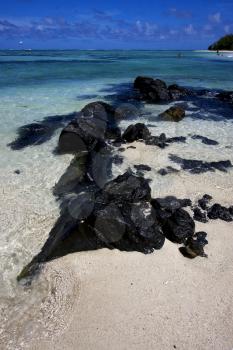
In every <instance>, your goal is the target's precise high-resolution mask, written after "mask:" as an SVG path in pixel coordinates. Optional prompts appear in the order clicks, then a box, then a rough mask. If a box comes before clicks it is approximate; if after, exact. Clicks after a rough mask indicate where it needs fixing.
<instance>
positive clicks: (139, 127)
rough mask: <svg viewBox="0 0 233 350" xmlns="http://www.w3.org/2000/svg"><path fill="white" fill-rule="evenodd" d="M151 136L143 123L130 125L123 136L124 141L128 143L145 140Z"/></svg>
mask: <svg viewBox="0 0 233 350" xmlns="http://www.w3.org/2000/svg"><path fill="white" fill-rule="evenodd" d="M149 136H150V131H149V129H148V128H147V127H146V126H145V125H144V124H143V123H137V124H135V125H133V124H132V125H129V126H128V128H127V129H126V130H125V132H124V133H123V135H122V139H123V140H125V141H127V142H134V141H137V140H145V139H147V138H148V137H149Z"/></svg>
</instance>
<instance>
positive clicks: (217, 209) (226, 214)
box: [207, 203, 233, 221]
mask: <svg viewBox="0 0 233 350" xmlns="http://www.w3.org/2000/svg"><path fill="white" fill-rule="evenodd" d="M207 215H208V217H209V218H210V219H212V220H216V219H220V220H223V221H233V217H232V215H231V213H230V210H229V209H228V208H226V207H223V206H222V205H220V204H218V203H216V204H214V205H212V207H210V208H209V210H208V212H207Z"/></svg>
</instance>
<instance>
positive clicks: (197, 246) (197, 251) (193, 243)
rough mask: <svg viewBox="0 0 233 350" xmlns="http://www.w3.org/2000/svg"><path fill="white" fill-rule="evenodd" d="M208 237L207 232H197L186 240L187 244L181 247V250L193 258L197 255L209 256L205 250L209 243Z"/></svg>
mask: <svg viewBox="0 0 233 350" xmlns="http://www.w3.org/2000/svg"><path fill="white" fill-rule="evenodd" d="M206 237H207V233H206V232H203V231H201V232H197V233H195V234H194V235H193V236H192V237H190V238H188V239H187V241H186V242H185V246H184V247H182V248H180V252H181V253H182V254H183V255H184V256H186V257H188V258H191V259H193V258H195V257H197V256H201V257H204V258H207V257H208V256H207V254H206V253H205V252H204V247H205V245H206V244H208V241H207V239H206Z"/></svg>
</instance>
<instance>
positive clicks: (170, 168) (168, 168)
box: [158, 166, 179, 176]
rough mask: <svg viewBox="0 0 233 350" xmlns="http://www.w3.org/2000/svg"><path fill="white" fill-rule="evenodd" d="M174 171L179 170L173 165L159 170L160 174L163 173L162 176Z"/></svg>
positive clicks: (177, 171)
mask: <svg viewBox="0 0 233 350" xmlns="http://www.w3.org/2000/svg"><path fill="white" fill-rule="evenodd" d="M172 173H179V170H177V169H175V168H173V167H171V166H167V167H166V168H162V169H159V170H158V174H160V175H162V176H166V175H168V174H172Z"/></svg>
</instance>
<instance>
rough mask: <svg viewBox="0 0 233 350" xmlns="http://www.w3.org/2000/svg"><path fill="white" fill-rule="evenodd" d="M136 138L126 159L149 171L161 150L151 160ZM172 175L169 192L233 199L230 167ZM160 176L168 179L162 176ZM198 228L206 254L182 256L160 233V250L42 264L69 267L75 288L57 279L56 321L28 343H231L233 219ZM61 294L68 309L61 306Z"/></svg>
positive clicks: (209, 347) (84, 347)
mask: <svg viewBox="0 0 233 350" xmlns="http://www.w3.org/2000/svg"><path fill="white" fill-rule="evenodd" d="M134 145H136V147H137V149H136V150H135V149H134V150H132V149H128V150H126V151H125V152H124V155H125V162H126V166H128V165H130V162H132V163H134V164H137V163H140V162H142V160H144V161H143V163H144V164H146V163H148V164H150V165H151V166H152V168H153V167H154V168H153V169H152V171H153V170H154V171H155V170H156V169H155V167H156V166H157V167H158V168H159V167H160V166H162V165H163V164H162V162H163V161H162V158H163V159H166V156H165V155H166V152H167V151H166V150H162V151H160V150H159V149H156V150H157V155H156V160H155V149H154V147H152V148H153V149H152V148H151V151H150V147H149V146H146V149H147V153H145V152H143V151H144V147H145V146H144V145H143V144H142V143H135V144H134ZM160 152H161V158H160ZM145 154H146V156H145ZM160 160H161V163H160ZM148 174H149V173H148ZM148 176H149V175H148ZM174 176H176V178H174V179H173V180H172V181H171V180H169V181H170V186H166V187H167V189H166V191H167V192H168V193H169V192H171V193H172V192H173V193H176V194H177V195H179V194H180V195H181V196H185V195H187V196H188V197H191V198H192V199H195V196H197V195H199V194H200V193H201V194H203V193H205V192H207V193H211V194H212V195H213V196H214V198H215V201H220V202H221V203H224V202H225V203H227V202H229V201H231V199H232V198H233V197H232V187H231V186H230V184H232V175H231V174H228V173H227V174H224V176H219V174H216V173H211V177H210V174H209V173H207V174H204V175H200V176H195V175H193V176H192V175H187V174H185V173H184V172H181V173H180V174H179V175H178V174H174ZM161 178H162V177H161ZM168 178H171V177H168ZM162 181H168V180H166V177H164V178H163V179H162ZM164 185H165V184H164ZM167 185H169V183H167ZM159 187H160V186H159ZM160 188H162V186H161V187H160ZM168 189H170V190H168ZM157 190H158V186H157ZM174 191H175V192H174ZM226 193H228V195H229V197H227V198H226ZM160 194H161V195H164V193H162V192H161V193H160ZM197 230H198V231H200V230H204V231H207V232H208V240H209V245H208V246H207V248H206V252H207V254H208V255H209V257H208V259H206V258H199V257H198V258H196V259H194V260H189V259H186V258H184V257H183V256H182V255H181V254H180V252H179V250H178V245H175V244H173V243H171V242H169V241H167V240H166V242H165V245H164V247H163V249H161V250H160V251H155V252H154V253H153V254H151V255H143V254H140V253H136V252H134V253H124V252H119V251H117V250H114V251H110V250H107V249H102V250H99V251H95V252H86V253H77V254H73V255H69V256H66V257H63V258H61V259H58V260H56V261H53V262H50V263H49V264H47V267H46V270H45V272H44V273H43V274H45V275H46V274H49V271H50V270H51V271H54V270H56V271H59V273H60V274H61V276H63V277H62V278H61V281H62V280H63V279H64V280H65V279H66V278H67V277H66V274H67V271H69V276H70V277H69V278H70V279H69V283H70V284H73V285H74V286H75V285H78V286H79V288H72V287H71V286H70V287H69V288H66V285H65V284H64V283H61V284H60V286H59V285H58V286H57V288H58V289H60V291H59V293H60V295H61V294H62V295H63V300H60V306H61V311H60V314H59V312H58V315H57V317H58V319H59V318H60V322H61V323H62V327H60V328H59V327H58V329H59V330H58V331H57V332H52V333H50V335H49V337H47V338H46V337H45V338H40V337H38V338H37V340H34V341H32V343H29V344H28V346H29V348H30V349H33V350H42V349H47V350H52V349H53V350H55V349H56V350H63V349H68V350H89V349H90V350H92V349H93V350H105V349H106V350H107V349H113V350H115V349H120V350H123V349H125V350H126V349H127V350H128V349H140V350H141V349H153V350H154V349H158V350H167V349H175V348H176V349H185V350H194V349H198V350H199V349H200V350H231V349H232V348H233V332H232V330H233V273H232V262H233V249H232V242H233V223H226V222H223V221H219V220H217V221H211V222H209V223H208V224H201V223H197ZM74 290H75V291H76V292H75V294H74V293H73V291H74ZM54 293H55V295H56V291H55V292H54ZM66 293H67V295H66ZM72 293H73V294H72ZM71 294H72V295H71ZM67 300H69V310H68V312H64V310H65V309H66V305H63V304H66V303H67ZM55 303H56V298H55V300H54V305H55ZM70 305H72V307H70ZM51 307H53V306H52V305H51ZM51 326H52V325H50V328H51V330H52V327H51Z"/></svg>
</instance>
